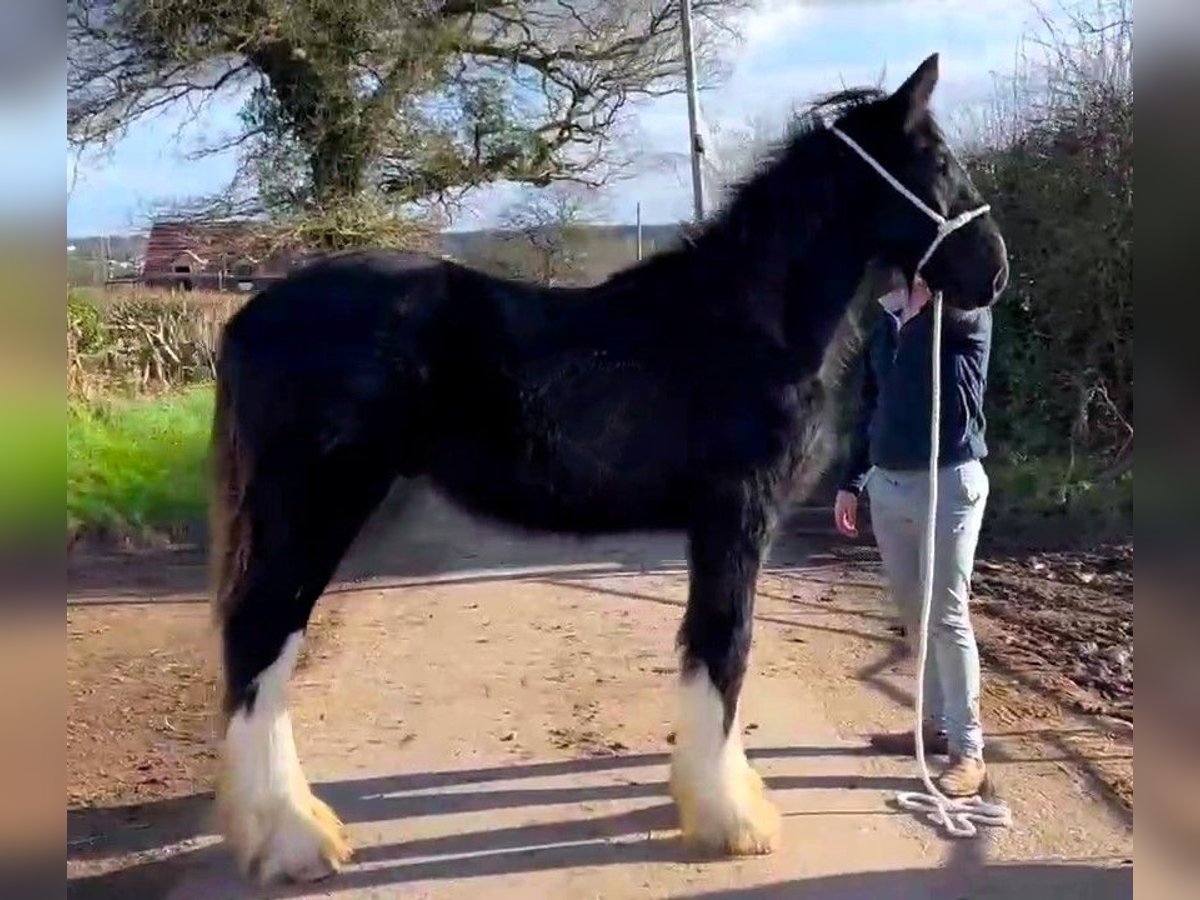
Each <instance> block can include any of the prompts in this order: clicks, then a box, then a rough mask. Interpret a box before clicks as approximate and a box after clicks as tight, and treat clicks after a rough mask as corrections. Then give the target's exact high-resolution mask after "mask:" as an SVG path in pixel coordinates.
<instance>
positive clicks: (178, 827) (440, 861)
mask: <svg viewBox="0 0 1200 900" xmlns="http://www.w3.org/2000/svg"><path fill="white" fill-rule="evenodd" d="M857 752H866V750H865V748H864V749H863V750H861V751H858V750H855V748H846V747H836V748H835V747H786V748H764V749H759V750H757V751H754V752H753V753H752V754H751V755H752V756H753V757H754V758H756V759H771V758H780V757H796V756H825V755H835V754H836V755H846V754H847V753H857ZM666 762H667V755H666V754H658V753H651V754H629V755H625V756H613V757H604V758H591V759H573V760H560V761H553V762H540V763H522V764H516V765H509V766H495V767H488V768H479V769H468V770H460V771H447V772H424V773H412V774H405V775H397V776H389V777H384V778H365V779H355V780H346V781H339V782H334V783H328V784H319V785H316V786H315V789H316V791H317V793H318V794H320V795H321V796H322V797H323V798H325V799H326V800H328V801H330V802H332V803H333V805H334V806H335V808H337V809H338V811H339V812H340V813H341V814H342V816H343V818H344V819H345V820H346V822H347V823H348V824H353V823H363V822H375V821H382V820H394V819H413V818H419V817H422V816H430V815H446V814H449V813H462V812H483V811H486V810H492V809H501V808H513V807H521V808H533V807H539V806H547V805H564V804H580V803H588V802H595V801H604V800H640V801H644V805H642V806H639V807H638V808H635V809H632V810H626V811H622V812H618V813H613V814H610V815H600V816H595V815H594V816H590V817H588V818H586V819H569V820H564V821H552V822H539V823H535V824H528V825H520V826H514V827H499V828H492V829H486V830H479V831H467V832H463V833H457V834H453V835H445V836H439V837H428V838H419V839H414V840H410V841H404V842H399V843H390V844H381V845H373V846H368V847H364V848H362V849H360V850H359V851H358V853H357V854H356V856H355V864H356V865H355V867H354V868H351V869H350V870H348V871H346V872H344V873H342V874H341V875H339V876H338V877H337V879H336V880H335V881H331V882H329V883H328V885H327V886H323V887H327V889H328V890H330V891H332V892H335V893H336V892H340V891H350V890H356V889H380V888H388V887H393V886H399V885H403V884H411V883H413V882H417V881H420V882H437V881H442V880H447V879H463V878H473V877H484V876H503V875H512V874H517V873H524V872H535V871H545V870H550V869H560V868H576V867H588V866H606V865H630V864H637V863H648V862H664V863H666V862H675V863H679V862H698V861H702V860H699V859H698V858H697V857H695V856H694V855H693V854H691V852H690V851H688V850H686V849H685V848H684V847H683V846H682V845H681V844H680V843H679V841H678V839H677V838H676V837H675V836H674V833H673V831H672V829H673V828H674V825H675V814H674V811H673V810H672V808H671V807H670V805H669V803H668V802H667V801H666V785H665V784H663V783H662V782H661V781H660V780H656V779H655V778H653V777H650V778H647V779H646V780H640V781H638V780H628V779H627V780H626V781H625V782H624V783H616V784H612V783H610V784H591V785H566V786H562V787H540V786H539V787H529V788H523V787H512V782H514V781H519V780H520V779H524V778H529V779H534V778H537V779H541V778H547V777H552V776H563V775H579V774H596V773H601V772H606V771H613V770H622V769H629V770H633V769H638V770H645V769H646V768H647V767H661V766H665V764H666ZM767 781H768V784H769V785H770V787H771V788H772V789H774V790H821V789H844V790H851V789H867V790H897V789H901V788H907V787H911V786H912V785H911V783H910V781H909V780H908V779H898V778H891V777H886V776H881V777H875V776H869V777H863V776H838V775H820V776H782V777H774V778H768V779H767ZM497 782H503V783H504V786H503V787H501V788H493V787H490V785H491V784H493V783H497ZM444 789H449V791H448V792H441V791H443V790H444ZM418 792H424V793H418ZM210 807H211V797H210V796H208V795H198V796H193V797H187V798H180V799H173V800H165V801H160V802H157V803H152V804H145V805H142V806H139V807H125V808H112V809H100V810H73V811H71V812H69V813H68V817H67V829H68V861H69V862H70V861H79V862H83V861H92V862H98V861H101V860H104V859H115V858H117V857H122V867H121V868H120V869H118V870H115V871H110V872H101V873H98V874H91V875H87V876H84V877H78V878H74V879H72V880H70V881H69V882H68V890H67V894H68V897H70V898H74V900H101V898H103V900H117V898H128V897H147V898H152V897H165V896H168V895H170V896H171V897H172V898H175V900H192V898H193V897H195V898H196V900H200V898H210V897H215V896H220V897H221V898H229V900H234V898H242V897H245V898H249V897H262V896H267V897H288V896H295V895H297V894H299V893H302V892H303V891H304V890H305V889H303V888H296V887H290V886H279V887H276V888H274V889H272V890H269V891H266V892H265V893H264V892H263V891H262V890H261V889H258V888H255V887H253V886H251V885H250V884H248V883H246V882H244V881H243V880H242V879H240V878H239V877H238V875H237V874H236V873H235V872H234V871H233V868H232V863H231V860H230V858H229V856H228V854H227V853H226V851H225V850H224V848H223V847H221V846H220V845H219V844H217V843H215V842H214V839H213V838H211V837H210V836H208V835H207V831H208V829H207V828H206V825H207V817H208V814H209V811H210ZM829 814H833V813H832V812H831V813H829ZM881 814H884V815H887V814H890V813H887V812H882V813H881ZM822 815H824V813H822ZM1131 878H1132V875H1131V873H1130V872H1129V871H1128V870H1126V869H1122V868H1116V869H1113V868H1111V867H1108V866H1101V865H1095V864H1093V865H1020V866H1016V865H1011V866H1010V865H999V866H986V865H981V864H977V863H972V862H971V861H970V860H969V859H967V858H964V862H962V863H961V864H956V863H955V855H954V854H951V859H950V863H949V864H948V865H947V866H945V867H942V868H938V869H915V870H903V871H895V872H871V873H863V874H856V875H847V876H838V877H833V878H815V879H812V880H810V881H794V882H789V883H786V884H778V885H772V886H769V887H760V888H753V889H745V890H738V891H730V892H725V893H714V894H699V895H695V896H697V897H713V898H716V897H730V898H733V897H746V898H768V897H772V898H773V897H780V898H782V897H789V898H793V897H821V898H825V897H835V898H837V897H846V898H850V897H854V898H868V897H869V898H876V897H887V898H906V897H913V898H916V897H921V898H929V897H941V896H945V897H948V898H949V897H953V898H958V897H964V896H970V897H971V898H972V900H981V898H986V897H1021V898H1022V900H1028V898H1039V897H1047V898H1049V897H1054V898H1070V897H1080V898H1085V897H1086V898H1096V900H1104V898H1108V897H1114V898H1115V897H1127V896H1129V890H1130V885H1131Z"/></svg>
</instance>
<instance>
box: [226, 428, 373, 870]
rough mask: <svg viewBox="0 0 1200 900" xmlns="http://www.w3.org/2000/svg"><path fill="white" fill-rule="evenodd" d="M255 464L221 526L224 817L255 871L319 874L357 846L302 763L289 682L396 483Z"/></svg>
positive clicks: (334, 469)
mask: <svg viewBox="0 0 1200 900" xmlns="http://www.w3.org/2000/svg"><path fill="white" fill-rule="evenodd" d="M218 449H219V448H218ZM255 470H256V472H257V473H259V474H258V475H257V476H256V479H257V480H256V481H254V482H252V483H250V484H247V485H244V486H242V487H241V488H240V489H238V490H235V491H232V492H229V494H227V496H229V495H236V500H237V504H236V509H233V510H232V511H227V512H226V514H224V515H222V514H221V513H220V512H218V514H217V521H215V522H214V525H215V526H216V527H217V529H218V532H217V534H216V537H217V538H218V539H219V540H218V541H217V542H216V546H217V551H216V552H217V553H218V554H219V556H218V559H217V568H218V585H217V595H216V611H217V614H218V620H219V625H220V629H221V635H222V644H223V651H224V674H225V685H224V692H225V693H224V702H223V711H224V714H225V718H226V729H225V740H224V745H223V748H222V758H221V776H220V780H219V782H218V786H217V815H218V821H219V824H220V827H221V830H222V832H223V834H224V835H225V838H226V841H227V843H228V844H229V845H230V846H231V847H232V849H233V851H234V854H235V856H236V858H237V860H238V863H239V865H240V867H241V869H242V871H243V872H244V873H246V874H247V875H251V876H257V878H258V879H259V880H260V881H262V882H270V881H275V880H280V879H291V880H294V881H312V880H316V879H319V878H323V877H325V876H327V875H330V874H332V873H333V872H335V871H337V870H338V869H339V868H340V867H341V865H342V864H343V863H345V862H346V861H347V860H348V859H349V857H350V852H351V851H350V847H349V844H348V843H347V842H346V839H345V837H344V834H343V830H342V824H341V822H340V821H339V820H338V818H337V816H336V815H335V814H334V812H333V810H331V809H330V807H329V806H328V805H326V804H325V803H324V802H323V801H321V800H320V799H319V798H317V797H316V796H315V795H314V794H313V792H312V790H311V789H310V787H309V784H308V781H307V779H306V778H305V776H304V773H303V771H302V769H301V767H300V760H299V757H298V755H297V753H296V745H295V741H294V739H293V735H292V724H291V717H290V715H289V713H288V707H287V684H288V681H289V679H290V677H291V674H292V671H293V669H294V667H295V665H296V662H297V659H298V657H299V654H300V650H301V646H302V643H303V637H304V629H305V627H306V625H307V622H308V617H309V614H310V612H311V611H312V607H313V605H314V603H315V602H316V600H317V598H318V596H319V595H320V594H321V592H322V591H323V590H324V588H325V586H326V584H327V583H328V581H329V579H330V578H331V577H332V575H333V572H334V570H335V568H336V567H337V565H338V563H339V561H340V560H341V557H342V555H343V554H344V553H345V551H346V549H347V548H348V547H349V544H350V542H351V540H353V537H354V535H355V534H356V533H357V531H358V529H359V528H360V527H361V525H362V523H363V522H364V521H365V520H366V518H367V516H368V515H369V514H370V512H371V510H372V509H374V507H375V506H376V505H377V504H378V503H379V501H380V500H381V499H382V497H383V494H384V493H385V492H386V489H387V485H388V482H389V480H390V479H389V478H388V477H386V473H385V472H384V471H383V470H382V469H380V468H375V469H373V468H372V466H371V465H370V464H369V463H367V462H366V461H364V460H350V461H347V460H342V461H341V463H340V465H334V461H332V460H326V461H325V462H324V463H323V464H321V465H317V466H313V467H305V468H303V469H301V468H300V467H298V466H296V467H292V468H291V469H288V468H286V467H280V466H276V467H272V466H261V465H260V466H256V467H255ZM219 477H220V476H219ZM220 486H221V484H220V483H219V487H220ZM225 486H226V487H228V485H225Z"/></svg>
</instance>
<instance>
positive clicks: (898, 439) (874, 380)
mask: <svg viewBox="0 0 1200 900" xmlns="http://www.w3.org/2000/svg"><path fill="white" fill-rule="evenodd" d="M932 324H933V305H932V304H928V305H926V306H925V308H924V309H922V310H921V311H920V312H919V313H917V315H915V316H914V317H913V318H911V319H910V320H909V321H908V322H906V323H905V324H904V326H903V327H901V325H900V318H899V316H896V315H893V314H892V313H889V312H884V313H883V314H882V315H880V316H879V318H878V321H877V323H876V324H875V327H874V328H873V329H872V332H871V335H870V339H869V342H868V344H867V348H866V353H865V362H866V371H865V372H864V377H863V385H862V404H861V407H860V409H859V414H858V419H857V420H856V422H855V425H854V430H853V433H852V435H851V443H850V456H849V460H848V462H847V465H846V471H845V477H844V478H843V479H842V484H841V487H842V489H843V490H848V491H853V492H854V493H856V494H857V493H858V492H859V491H861V490H862V487H863V483H864V482H865V480H866V475H867V472H868V471H869V470H870V468H871V466H873V465H875V466H879V467H880V468H881V469H897V470H912V469H926V468H928V466H929V407H930V400H931V397H930V384H929V381H930V378H929V376H930V362H931V361H930V350H931V349H932V348H931V346H930V343H931V341H932V340H933V330H932V328H931V326H932ZM991 345H992V312H991V310H990V309H981V310H976V311H973V312H962V311H959V310H955V309H950V308H949V307H945V309H944V312H943V317H942V419H941V439H940V444H941V452H940V453H939V464H940V465H942V466H949V465H955V464H957V463H962V462H966V461H968V460H972V459H983V458H984V457H985V456H987V444H986V443H985V441H984V431H985V430H986V426H987V423H986V420H985V419H984V415H983V395H984V391H985V389H986V387H987V371H988V357H989V355H990V353H991Z"/></svg>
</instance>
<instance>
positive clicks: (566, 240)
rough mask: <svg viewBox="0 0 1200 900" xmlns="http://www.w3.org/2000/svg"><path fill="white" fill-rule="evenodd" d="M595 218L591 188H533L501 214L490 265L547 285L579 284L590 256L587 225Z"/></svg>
mask: <svg viewBox="0 0 1200 900" xmlns="http://www.w3.org/2000/svg"><path fill="white" fill-rule="evenodd" d="M594 214H595V206H594V201H592V199H591V198H589V197H588V196H587V193H586V189H580V188H578V187H577V186H574V185H567V184H558V185H552V186H550V187H547V188H541V189H536V188H530V189H528V190H526V191H525V193H524V195H523V196H522V197H521V198H520V199H519V200H517V201H516V202H514V203H512V204H511V205H509V206H508V208H506V209H505V210H504V211H503V212H502V213H501V214H500V216H499V223H500V229H499V231H498V233H497V234H496V236H495V239H494V241H493V243H492V245H491V248H490V252H489V254H488V256H489V257H490V258H489V259H488V260H487V263H488V264H489V265H490V266H491V267H492V268H494V269H497V270H499V271H501V272H503V273H504V274H507V275H511V276H516V277H522V278H530V279H533V280H535V281H538V282H541V283H542V284H546V285H553V284H560V283H563V282H571V281H575V280H576V279H578V278H579V277H580V276H581V274H582V270H583V263H584V259H585V256H586V253H587V245H588V228H587V225H586V223H587V221H588V220H589V219H590V218H592V216H593V215H594Z"/></svg>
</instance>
